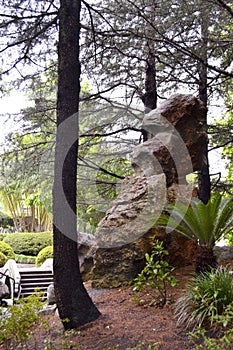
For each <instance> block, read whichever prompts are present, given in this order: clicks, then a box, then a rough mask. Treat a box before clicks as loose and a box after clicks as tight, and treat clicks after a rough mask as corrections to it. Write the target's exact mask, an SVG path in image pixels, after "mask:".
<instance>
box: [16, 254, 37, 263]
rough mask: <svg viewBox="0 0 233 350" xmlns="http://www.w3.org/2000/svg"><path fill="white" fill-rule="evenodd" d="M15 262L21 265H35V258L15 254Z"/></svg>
mask: <svg viewBox="0 0 233 350" xmlns="http://www.w3.org/2000/svg"><path fill="white" fill-rule="evenodd" d="M15 261H16V262H17V263H21V264H35V263H36V257H35V256H30V255H23V254H15Z"/></svg>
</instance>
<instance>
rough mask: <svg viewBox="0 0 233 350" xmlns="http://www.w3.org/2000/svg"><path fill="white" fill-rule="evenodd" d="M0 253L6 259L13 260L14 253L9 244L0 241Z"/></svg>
mask: <svg viewBox="0 0 233 350" xmlns="http://www.w3.org/2000/svg"><path fill="white" fill-rule="evenodd" d="M0 252H1V253H3V254H4V255H5V256H6V257H7V260H8V259H15V253H14V250H13V249H12V247H11V246H10V244H8V243H6V242H3V241H0Z"/></svg>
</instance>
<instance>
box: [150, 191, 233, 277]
mask: <svg viewBox="0 0 233 350" xmlns="http://www.w3.org/2000/svg"><path fill="white" fill-rule="evenodd" d="M166 211H167V214H162V215H161V216H160V218H159V219H158V220H157V222H156V225H157V226H160V227H164V228H166V229H168V230H170V231H172V230H173V231H176V232H178V233H180V234H181V235H183V236H185V237H186V238H190V239H192V240H193V241H194V242H196V243H197V244H198V246H199V253H198V254H197V256H196V272H197V273H200V272H204V271H208V270H209V269H210V267H215V268H216V267H217V262H216V257H215V256H214V251H213V248H214V246H215V243H216V242H217V241H218V240H219V239H220V238H221V237H222V236H223V235H224V234H225V233H226V232H227V231H229V230H230V228H231V225H232V221H233V197H231V198H222V196H221V195H220V193H215V194H214V195H213V196H212V198H211V199H210V200H209V202H208V203H207V204H203V203H202V202H201V201H200V200H199V199H198V198H192V199H191V201H190V204H189V206H187V205H185V204H183V203H179V202H176V203H173V204H169V205H168V206H167V207H166Z"/></svg>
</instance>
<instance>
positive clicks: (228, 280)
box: [175, 266, 233, 329]
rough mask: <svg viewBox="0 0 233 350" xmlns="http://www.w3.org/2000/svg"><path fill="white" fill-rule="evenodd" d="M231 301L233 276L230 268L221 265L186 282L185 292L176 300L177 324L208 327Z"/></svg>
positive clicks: (232, 298) (186, 326)
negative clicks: (187, 283)
mask: <svg viewBox="0 0 233 350" xmlns="http://www.w3.org/2000/svg"><path fill="white" fill-rule="evenodd" d="M232 303H233V281H232V275H231V274H230V269H229V268H226V267H223V266H220V267H218V268H217V269H216V270H215V269H212V270H211V271H210V272H205V273H202V274H200V275H198V276H196V277H195V278H194V279H192V280H191V281H190V282H189V285H188V288H187V292H186V294H185V295H184V296H183V297H181V298H179V299H178V300H177V302H176V310H175V314H176V317H177V319H178V323H179V324H180V325H184V326H185V328H188V327H193V329H195V328H196V327H206V328H208V327H211V326H213V325H214V324H215V323H216V318H217V317H219V316H220V315H223V314H224V310H225V308H227V307H228V306H229V305H230V304H232Z"/></svg>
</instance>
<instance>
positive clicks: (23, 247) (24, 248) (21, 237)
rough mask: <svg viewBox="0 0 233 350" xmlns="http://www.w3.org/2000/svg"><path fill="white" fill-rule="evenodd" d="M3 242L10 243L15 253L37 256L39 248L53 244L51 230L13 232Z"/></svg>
mask: <svg viewBox="0 0 233 350" xmlns="http://www.w3.org/2000/svg"><path fill="white" fill-rule="evenodd" d="M4 242H6V243H8V244H10V245H11V247H12V248H13V249H14V252H15V253H16V254H23V255H31V256H37V255H38V253H39V252H40V251H41V249H43V248H45V247H47V246H49V245H52V244H53V235H52V232H36V233H35V232H20V233H19V232H15V233H11V234H9V235H7V237H5V238H4Z"/></svg>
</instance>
